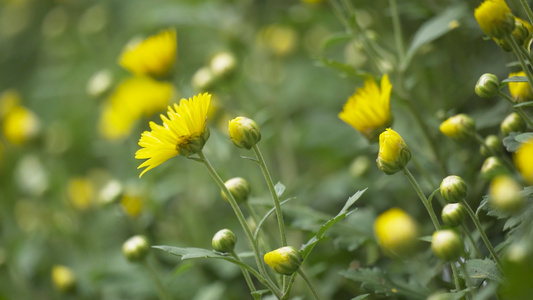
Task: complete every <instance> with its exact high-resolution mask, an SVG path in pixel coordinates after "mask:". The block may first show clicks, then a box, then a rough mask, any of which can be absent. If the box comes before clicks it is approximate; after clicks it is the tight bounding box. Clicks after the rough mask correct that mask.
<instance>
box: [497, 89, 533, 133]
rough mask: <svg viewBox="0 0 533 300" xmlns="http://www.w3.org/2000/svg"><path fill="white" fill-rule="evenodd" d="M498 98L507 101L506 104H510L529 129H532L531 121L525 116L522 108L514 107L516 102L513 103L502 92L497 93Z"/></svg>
mask: <svg viewBox="0 0 533 300" xmlns="http://www.w3.org/2000/svg"><path fill="white" fill-rule="evenodd" d="M498 96H500V97H502V98H503V99H505V100H507V102H509V103H511V105H513V108H514V109H515V110H516V112H517V113H518V114H519V115H520V117H521V118H522V119H523V120H524V121H525V122H526V123H527V124H528V125H529V127H531V128H533V121H531V119H529V117H528V116H527V115H526V113H525V112H524V110H523V109H522V107H514V105H515V104H516V102H515V101H514V99H513V98H511V96H509V95H507V94H505V93H503V92H502V91H498Z"/></svg>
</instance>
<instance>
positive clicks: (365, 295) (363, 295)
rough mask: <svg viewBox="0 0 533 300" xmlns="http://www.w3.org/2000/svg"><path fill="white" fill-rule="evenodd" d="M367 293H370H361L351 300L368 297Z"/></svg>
mask: <svg viewBox="0 0 533 300" xmlns="http://www.w3.org/2000/svg"><path fill="white" fill-rule="evenodd" d="M368 295H370V294H362V295H359V296H357V297H355V298H352V300H361V299H365V298H366V297H368Z"/></svg>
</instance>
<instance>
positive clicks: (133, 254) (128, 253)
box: [122, 235, 150, 262]
mask: <svg viewBox="0 0 533 300" xmlns="http://www.w3.org/2000/svg"><path fill="white" fill-rule="evenodd" d="M149 247H150V246H149V245H148V240H147V239H146V237H145V236H143V235H135V236H132V237H131V238H129V239H128V240H127V241H126V242H124V244H123V245H122V253H123V254H124V256H125V257H126V258H127V259H128V260H129V261H132V262H134V261H140V260H143V259H144V258H145V257H146V255H147V254H148V248H149Z"/></svg>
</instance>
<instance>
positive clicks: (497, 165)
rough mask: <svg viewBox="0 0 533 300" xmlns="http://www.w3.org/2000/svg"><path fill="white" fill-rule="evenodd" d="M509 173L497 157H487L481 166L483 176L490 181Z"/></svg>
mask: <svg viewBox="0 0 533 300" xmlns="http://www.w3.org/2000/svg"><path fill="white" fill-rule="evenodd" d="M507 173H508V172H507V169H505V167H504V166H503V164H502V162H501V160H500V159H499V158H497V157H496V156H490V157H487V159H485V162H484V163H483V165H482V166H481V176H483V178H485V179H489V180H490V179H492V178H494V177H496V176H498V175H502V174H507Z"/></svg>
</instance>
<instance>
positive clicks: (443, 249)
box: [431, 229, 464, 261]
mask: <svg viewBox="0 0 533 300" xmlns="http://www.w3.org/2000/svg"><path fill="white" fill-rule="evenodd" d="M431 250H432V251H433V254H435V256H436V257H438V258H440V259H442V260H446V261H454V260H457V259H459V257H461V254H463V250H464V244H463V240H462V239H461V236H460V235H459V234H458V233H457V232H456V231H455V230H451V229H444V230H439V231H435V232H434V233H433V236H432V239H431Z"/></svg>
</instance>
